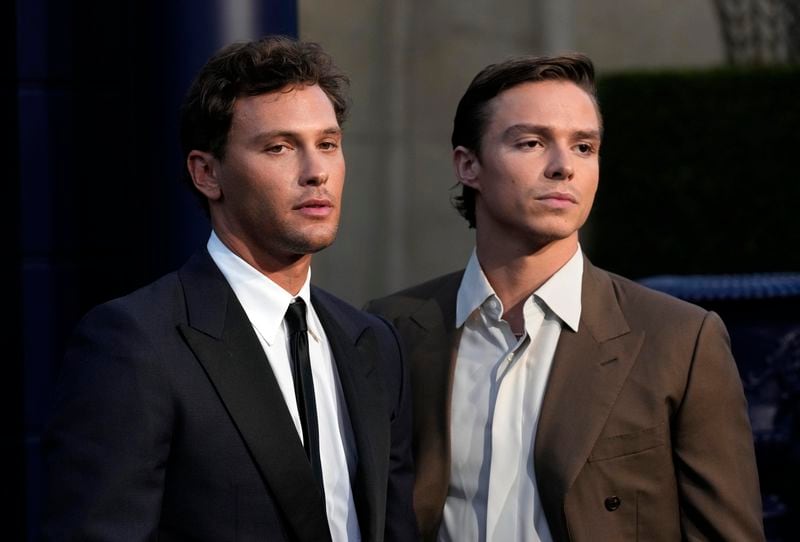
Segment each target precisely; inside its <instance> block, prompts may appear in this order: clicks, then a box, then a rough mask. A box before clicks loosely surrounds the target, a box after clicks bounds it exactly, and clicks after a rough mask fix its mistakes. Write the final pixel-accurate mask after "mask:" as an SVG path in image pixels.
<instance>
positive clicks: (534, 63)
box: [451, 53, 600, 228]
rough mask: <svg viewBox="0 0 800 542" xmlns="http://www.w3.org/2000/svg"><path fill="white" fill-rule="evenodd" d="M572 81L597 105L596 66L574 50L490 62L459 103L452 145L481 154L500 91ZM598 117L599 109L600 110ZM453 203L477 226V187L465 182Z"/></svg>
mask: <svg viewBox="0 0 800 542" xmlns="http://www.w3.org/2000/svg"><path fill="white" fill-rule="evenodd" d="M535 81H569V82H572V83H575V84H576V85H577V86H578V87H580V88H581V89H583V90H584V91H586V93H587V94H589V96H591V98H592V100H593V101H594V103H595V106H597V90H596V88H595V82H594V65H593V64H592V61H591V60H589V57H587V56H585V55H582V54H579V53H572V54H566V55H561V56H538V57H537V56H524V57H518V58H512V59H510V60H506V61H505V62H501V63H499V64H490V65H489V66H487V67H486V68H484V69H483V70H481V71H480V73H478V75H476V76H475V78H474V79H473V80H472V82H471V83H470V84H469V87H468V88H467V91H466V92H465V93H464V96H463V97H462V98H461V101H459V102H458V108H457V109H456V117H455V119H454V121H453V136H452V138H451V142H452V144H453V148H454V149H455V148H456V147H458V146H462V147H465V148H467V149H470V150H471V151H473V152H475V153H476V154H477V155H478V156H480V150H481V139H482V138H483V134H484V131H485V130H486V124H487V122H488V120H489V115H488V107H487V105H488V103H489V102H490V101H491V100H492V99H493V98H494V97H495V96H497V95H498V94H500V93H502V92H503V91H506V90H508V89H510V88H512V87H515V86H517V85H521V84H522V83H530V82H535ZM597 114H598V117H599V116H600V109H599V107H598V110H597ZM453 206H454V207H455V208H456V210H457V211H458V212H459V213H460V214H461V216H463V217H464V218H465V219H466V220H467V222H468V223H469V227H470V228H474V227H475V189H474V188H470V187H469V186H464V185H462V189H461V195H460V196H456V197H454V198H453Z"/></svg>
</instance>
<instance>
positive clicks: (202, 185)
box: [186, 150, 222, 201]
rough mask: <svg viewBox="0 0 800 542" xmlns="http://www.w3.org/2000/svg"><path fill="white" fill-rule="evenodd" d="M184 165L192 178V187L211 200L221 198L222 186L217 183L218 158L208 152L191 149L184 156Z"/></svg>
mask: <svg viewBox="0 0 800 542" xmlns="http://www.w3.org/2000/svg"><path fill="white" fill-rule="evenodd" d="M186 167H187V168H188V169H189V176H190V177H191V178H192V182H193V183H194V187H195V188H197V190H199V191H200V192H201V193H202V194H203V195H205V197H207V198H208V199H209V200H211V201H217V200H219V199H220V198H222V187H221V186H220V184H219V179H218V175H217V174H218V172H219V160H217V159H216V158H215V157H214V155H213V154H211V153H210V152H204V151H198V150H193V151H190V152H189V155H188V156H187V157H186Z"/></svg>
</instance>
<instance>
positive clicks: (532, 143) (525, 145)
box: [517, 139, 542, 149]
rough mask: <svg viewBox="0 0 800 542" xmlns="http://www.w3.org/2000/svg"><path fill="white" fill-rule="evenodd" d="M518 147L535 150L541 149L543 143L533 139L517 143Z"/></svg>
mask: <svg viewBox="0 0 800 542" xmlns="http://www.w3.org/2000/svg"><path fill="white" fill-rule="evenodd" d="M517 146H518V147H520V148H523V149H534V148H536V147H541V146H542V143H541V142H540V141H538V140H536V139H531V140H527V141H520V142H519V143H517Z"/></svg>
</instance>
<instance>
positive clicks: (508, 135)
mask: <svg viewBox="0 0 800 542" xmlns="http://www.w3.org/2000/svg"><path fill="white" fill-rule="evenodd" d="M553 132H554V130H553V128H552V127H550V126H545V125H542V124H529V123H522V124H514V125H513V126H509V127H508V128H506V130H505V132H503V139H512V138H514V137H517V136H520V135H524V134H541V135H544V136H552V135H553ZM570 136H571V138H572V139H594V140H599V139H600V138H601V135H600V130H595V129H589V130H575V131H574V132H572V133H571V134H570Z"/></svg>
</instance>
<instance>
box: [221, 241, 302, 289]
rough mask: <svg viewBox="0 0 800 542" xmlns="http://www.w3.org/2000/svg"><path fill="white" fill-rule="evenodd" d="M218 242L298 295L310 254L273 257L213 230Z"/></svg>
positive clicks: (276, 282) (279, 284) (282, 286)
mask: <svg viewBox="0 0 800 542" xmlns="http://www.w3.org/2000/svg"><path fill="white" fill-rule="evenodd" d="M214 231H215V233H216V234H217V237H218V238H219V240H220V241H221V242H222V243H223V244H224V245H225V246H226V247H228V249H229V250H230V251H231V252H233V253H234V254H236V255H237V256H239V257H240V258H241V259H242V260H244V261H245V262H247V263H248V264H249V265H250V266H251V267H252V268H254V269H255V270H256V271H258V272H259V273H261V274H262V275H264V276H265V277H267V278H268V279H270V280H271V281H272V282H274V283H275V284H277V285H278V286H280V287H281V288H283V289H284V290H286V291H287V292H289V293H290V294H291V295H293V296H294V295H297V294H298V293H300V290H301V289H302V287H303V285H304V284H305V282H306V278H307V277H308V269H309V267H311V254H301V255H295V254H292V255H285V256H280V255H274V254H269V253H267V252H266V251H263V250H258V249H257V248H255V247H252V246H250V245H249V244H247V243H244V242H242V241H241V240H240V239H238V238H237V237H235V236H232V235H227V232H225V231H224V230H222V231H221V230H217V229H215V230H214Z"/></svg>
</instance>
